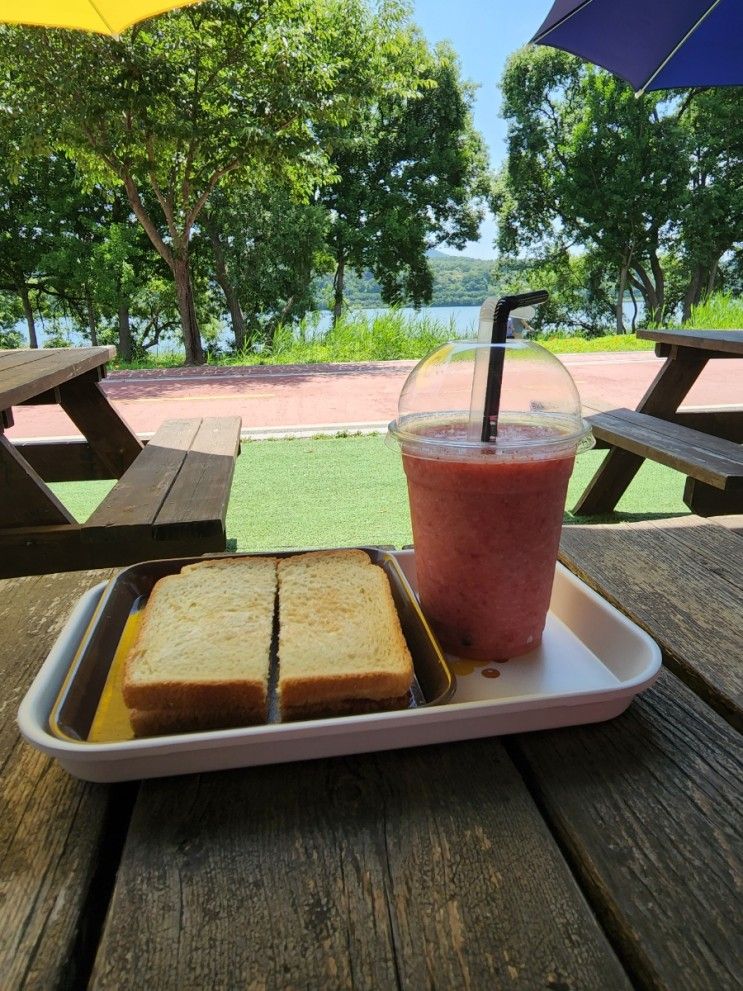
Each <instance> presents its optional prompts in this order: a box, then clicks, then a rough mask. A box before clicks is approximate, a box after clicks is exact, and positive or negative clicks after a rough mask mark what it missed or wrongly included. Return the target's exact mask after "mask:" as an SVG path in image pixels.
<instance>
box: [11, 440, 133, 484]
mask: <svg viewBox="0 0 743 991" xmlns="http://www.w3.org/2000/svg"><path fill="white" fill-rule="evenodd" d="M14 446H15V449H16V451H18V453H19V454H20V455H21V456H22V457H23V458H25V459H26V461H27V462H28V463H29V464H30V465H31V467H32V468H33V469H34V471H36V472H37V473H38V474H39V475H40V476H41V477H42V478H43V479H44V481H45V482H82V481H90V480H91V479H105V478H113V477H114V476H113V475H112V474H111V471H110V469H108V468H106V466H105V465H104V464H103V462H102V461H101V460H100V458H98V457H97V456H96V454H95V452H94V451H93V449H92V448H91V446H90V444H89V443H88V442H87V441H86V440H52V441H35V440H33V441H15V442H14Z"/></svg>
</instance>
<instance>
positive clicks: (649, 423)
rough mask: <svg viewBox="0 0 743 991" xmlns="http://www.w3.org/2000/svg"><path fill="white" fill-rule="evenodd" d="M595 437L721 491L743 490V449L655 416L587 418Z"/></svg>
mask: <svg viewBox="0 0 743 991" xmlns="http://www.w3.org/2000/svg"><path fill="white" fill-rule="evenodd" d="M590 423H591V427H592V429H593V430H594V432H595V434H596V436H597V437H600V438H601V439H602V440H604V441H608V442H609V443H610V444H614V445H616V446H618V447H621V448H622V449H623V450H627V451H631V452H632V453H633V454H639V455H640V456H641V457H643V458H652V459H653V460H654V461H659V462H660V463H661V464H663V465H667V466H668V467H669V468H675V469H676V470H677V471H682V472H683V473H684V474H687V475H693V476H694V477H695V478H698V479H700V481H703V482H707V483H708V484H710V485H715V486H716V487H717V488H720V489H723V488H726V487H728V486H737V487H738V488H743V447H741V446H740V444H736V443H735V442H734V441H730V440H725V439H724V438H721V437H712V436H710V435H709V434H705V433H702V432H701V431H700V430H693V429H691V428H690V427H684V426H681V425H680V424H678V423H670V422H669V421H668V420H661V419H659V418H658V417H656V416H648V415H647V414H645V413H636V412H634V411H633V410H629V409H615V410H610V411H608V412H606V413H597V414H595V415H594V416H592V417H591V418H590Z"/></svg>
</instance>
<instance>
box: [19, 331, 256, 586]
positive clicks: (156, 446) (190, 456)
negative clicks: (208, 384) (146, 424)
mask: <svg viewBox="0 0 743 991" xmlns="http://www.w3.org/2000/svg"><path fill="white" fill-rule="evenodd" d="M115 353H116V352H115V349H114V348H112V347H100V348H61V349H48V350H46V351H45V350H43V349H39V350H26V351H0V421H1V422H0V487H1V488H0V491H1V492H2V501H1V502H0V576H12V575H23V574H44V573H49V572H51V571H65V570H76V569H80V568H94V567H104V566H107V565H118V564H130V563H133V562H136V561H141V560H147V559H152V558H164V557H178V556H187V555H189V554H202V553H206V552H209V551H220V550H224V549H225V547H226V530H225V518H226V513H227V505H228V501H229V495H230V487H231V484H232V477H233V472H234V465H235V459H236V457H237V456H238V454H239V451H240V427H241V421H240V418H239V417H236V416H226V417H205V418H201V417H195V418H193V419H182V420H166V421H165V422H164V423H162V424H161V426H160V427H159V428H158V430H157V431H156V433H155V435H154V436H153V437H152V438H151V439H150V440H149V442H147V443H143V442H142V441H141V440H140V439H139V438H138V437H136V436H135V435H134V434H133V433H132V431H131V430H130V429H129V427H128V425H127V424H126V423H125V421H124V420H123V419H122V418H121V416H120V415H119V414H118V412H117V411H116V410H115V409H114V407H113V406H112V405H111V403H110V402H109V400H108V398H107V397H106V395H105V393H104V392H103V390H102V389H101V388H100V387H99V381H100V380H101V378H102V377H103V376H104V375H105V371H106V363H107V362H108V361H110V360H111V359H112V358H113V357H114V356H115ZM40 403H41V404H46V403H57V404H59V405H61V406H62V408H63V409H64V410H65V412H67V413H68V415H69V416H70V418H71V419H72V420H73V422H74V423H75V424H76V426H77V427H78V429H79V430H80V431H81V433H82V434H83V439H81V440H73V441H69V440H68V441H35V440H34V441H26V442H20V443H14V442H12V441H11V440H10V439H9V438H8V437H6V436H5V433H4V430H5V428H7V427H9V426H11V425H12V424H13V412H12V408H13V406H17V405H36V404H40ZM105 478H114V479H117V482H116V484H115V485H114V487H113V489H112V490H111V491H110V492H109V493H108V495H107V496H106V497H105V498H104V499H103V501H102V502H101V504H100V505H99V506H98V508H97V509H96V510H95V511H94V512H93V514H92V515H91V516H90V517H89V518H88V520H86V522H85V523H82V524H80V523H78V522H77V521H76V520H75V519H74V518H73V516H72V515H71V514H70V512H69V511H68V510H67V509H66V507H65V506H64V505H63V504H62V502H61V501H60V500H59V499H58V498H57V496H56V495H55V494H54V492H53V491H52V490H51V489H50V488H49V486H48V485H47V484H46V483H47V482H60V481H82V480H90V479H105Z"/></svg>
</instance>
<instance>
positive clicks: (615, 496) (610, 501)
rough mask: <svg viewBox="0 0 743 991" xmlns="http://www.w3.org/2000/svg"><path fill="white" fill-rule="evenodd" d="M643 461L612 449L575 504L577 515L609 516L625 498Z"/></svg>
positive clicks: (636, 455)
mask: <svg viewBox="0 0 743 991" xmlns="http://www.w3.org/2000/svg"><path fill="white" fill-rule="evenodd" d="M644 460H645V458H643V457H641V456H640V455H639V454H633V453H632V452H631V451H623V450H622V449H621V448H620V447H612V448H611V449H610V450H609V453H608V454H607V455H606V457H605V458H604V460H603V461H602V462H601V464H600V466H599V469H598V471H597V472H596V474H595V475H594V476H593V478H592V479H591V481H590V482H589V483H588V486H587V487H586V490H585V492H584V493H583V495H582V496H581V497H580V499H579V500H578V502H577V503H576V504H575V508H574V509H573V512H574V513H575V515H576V516H598V515H599V514H602V513H610V512H611V511H612V510H613V509H614V507H615V506H616V504H617V503H618V502H619V500H620V499H621V498H622V496H623V495H624V493H625V491H626V490H627V487H628V485H629V483H630V482H631V481H632V479H633V478H634V477H635V475H636V474H637V472H638V471H639V470H640V468H641V467H642V463H643V461H644Z"/></svg>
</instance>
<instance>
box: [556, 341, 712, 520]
mask: <svg viewBox="0 0 743 991" xmlns="http://www.w3.org/2000/svg"><path fill="white" fill-rule="evenodd" d="M708 361H709V357H708V356H707V355H705V354H704V352H694V351H692V350H691V349H689V348H676V349H674V353H673V354H672V355H671V356H670V357H669V358H667V359H666V360H665V362H664V363H663V367H662V368H661V369H660V371H659V372H658V374H657V375H656V376H655V378H654V379H653V381H652V383H651V384H650V387H649V388H648V390H647V392H646V393H645V395H644V396H643V397H642V399H641V400H640V402H639V404H638V406H637V412H638V413H647V414H649V415H650V416H657V417H659V418H660V419H662V420H672V419H673V415H674V414H675V412H676V410H677V409H678V407H679V405H680V404H681V402H682V401H683V399H684V398H685V397H686V395H687V393H688V392H689V389H691V387H692V385H694V383H695V382H696V380H697V379H698V378H699V375H700V373H701V371H702V369H703V368H704V366H705V365H706V364H707V362H708ZM644 460H645V459H644V458H642V457H640V455H639V454H632V453H631V452H630V451H625V450H623V449H622V448H620V447H612V448H610V450H609V453H608V454H607V456H606V457H605V458H604V460H603V461H602V463H601V465H600V467H599V469H598V471H597V472H596V474H595V475H594V476H593V478H592V479H591V481H590V482H589V484H588V487H587V488H586V490H585V492H584V493H583V495H582V496H581V497H580V499H579V500H578V502H577V503H576V505H575V508H574V509H573V512H574V513H575V514H576V515H577V516H598V515H600V514H602V513H610V512H612V510H613V509H614V508H615V506H616V504H617V503H618V502H619V500H620V499H621V498H622V496H623V495H624V493H625V492H626V491H627V487H628V486H629V484H630V482H631V481H632V479H633V478H634V477H635V475H636V474H637V472H638V471H639V470H640V468H641V466H642V463H643V461H644Z"/></svg>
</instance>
